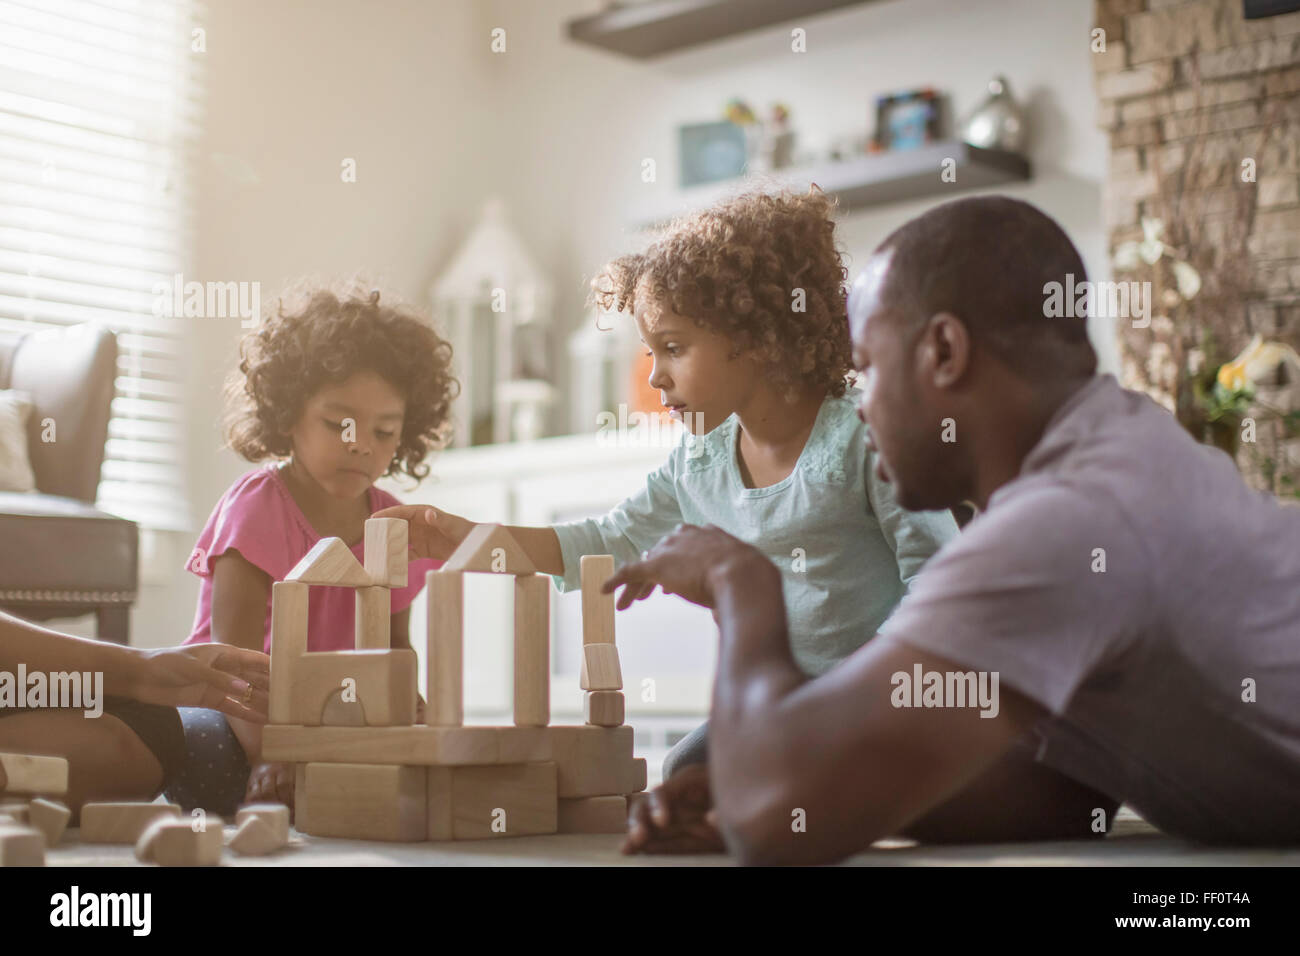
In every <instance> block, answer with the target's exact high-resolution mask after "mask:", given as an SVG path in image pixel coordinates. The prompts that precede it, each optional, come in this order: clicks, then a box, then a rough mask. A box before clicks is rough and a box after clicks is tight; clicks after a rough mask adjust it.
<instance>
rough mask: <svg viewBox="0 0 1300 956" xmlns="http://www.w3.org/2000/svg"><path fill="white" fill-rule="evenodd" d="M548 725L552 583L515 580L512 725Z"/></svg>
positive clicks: (541, 579)
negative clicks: (513, 715) (513, 710)
mask: <svg viewBox="0 0 1300 956" xmlns="http://www.w3.org/2000/svg"><path fill="white" fill-rule="evenodd" d="M550 722H551V582H550V581H549V580H548V579H547V578H545V577H543V576H542V575H540V574H533V575H528V576H526V577H524V576H521V577H517V578H515V725H516V726H518V727H545V726H546V725H547V724H549V723H550Z"/></svg>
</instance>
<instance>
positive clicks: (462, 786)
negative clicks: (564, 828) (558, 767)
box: [451, 762, 556, 840]
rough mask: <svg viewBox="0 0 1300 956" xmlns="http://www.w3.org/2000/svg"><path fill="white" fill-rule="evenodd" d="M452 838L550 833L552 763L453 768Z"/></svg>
mask: <svg viewBox="0 0 1300 956" xmlns="http://www.w3.org/2000/svg"><path fill="white" fill-rule="evenodd" d="M451 803H452V835H453V837H454V838H455V839H457V840H483V839H490V838H492V837H503V836H529V835H533V834H538V833H554V832H555V828H556V776H555V764H554V763H550V762H547V763H525V764H502V765H499V766H495V767H455V768H453V769H452V771H451Z"/></svg>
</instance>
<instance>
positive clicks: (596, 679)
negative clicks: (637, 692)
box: [578, 644, 623, 690]
mask: <svg viewBox="0 0 1300 956" xmlns="http://www.w3.org/2000/svg"><path fill="white" fill-rule="evenodd" d="M578 683H579V685H580V686H581V687H582V689H583V690H622V689H623V671H622V669H621V668H620V667H619V665H618V648H617V647H616V646H614V645H613V644H584V645H582V672H581V673H580V674H579V676H578Z"/></svg>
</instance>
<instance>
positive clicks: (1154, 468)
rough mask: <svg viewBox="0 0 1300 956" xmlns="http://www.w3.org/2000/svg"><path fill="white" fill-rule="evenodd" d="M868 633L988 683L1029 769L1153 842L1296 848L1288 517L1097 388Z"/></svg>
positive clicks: (1299, 821) (1186, 439)
mask: <svg viewBox="0 0 1300 956" xmlns="http://www.w3.org/2000/svg"><path fill="white" fill-rule="evenodd" d="M1103 568H1104V570H1102V569H1103ZM881 633H882V634H884V635H887V636H890V637H893V638H896V639H898V640H900V641H903V642H904V643H906V644H909V645H911V646H914V647H917V648H921V649H923V650H926V651H929V652H931V653H933V654H935V655H938V656H940V657H943V658H946V659H948V660H950V661H952V662H953V663H955V664H958V665H961V666H962V667H964V668H973V669H976V670H986V671H997V672H999V675H1000V680H1001V681H1002V682H1003V683H1005V684H1006V685H1007V686H1010V687H1012V688H1014V689H1015V690H1017V691H1019V692H1021V693H1022V694H1024V695H1025V696H1027V697H1029V698H1031V699H1032V700H1034V701H1036V702H1037V703H1038V704H1040V705H1042V706H1043V707H1045V708H1046V709H1047V710H1048V711H1050V716H1048V717H1046V718H1044V720H1043V721H1041V722H1040V723H1039V725H1038V727H1037V728H1036V730H1037V732H1038V734H1039V736H1040V737H1041V739H1042V746H1041V748H1040V750H1039V759H1040V760H1041V761H1042V762H1043V763H1045V764H1046V765H1048V766H1051V767H1053V768H1055V769H1057V770H1059V771H1060V772H1062V773H1064V774H1066V775H1068V776H1070V777H1072V778H1074V779H1076V780H1078V781H1080V782H1082V783H1085V784H1087V785H1089V786H1092V787H1094V788H1096V789H1098V790H1101V791H1103V792H1104V793H1107V794H1109V795H1110V796H1111V797H1113V798H1116V799H1120V800H1124V801H1126V802H1128V803H1129V804H1131V805H1132V806H1133V807H1134V808H1135V809H1137V811H1138V812H1139V813H1141V814H1142V815H1143V816H1144V817H1145V818H1146V819H1147V820H1149V821H1150V822H1151V823H1153V824H1154V825H1156V826H1157V827H1159V828H1160V829H1162V830H1164V831H1166V832H1168V833H1171V834H1175V835H1178V836H1183V837H1187V838H1192V839H1199V840H1205V841H1232V842H1256V841H1282V840H1295V839H1300V508H1295V507H1290V506H1283V505H1280V504H1279V503H1278V502H1276V501H1275V500H1273V499H1272V498H1271V497H1269V496H1266V495H1263V494H1261V493H1259V492H1256V491H1253V490H1251V489H1250V488H1248V487H1247V486H1246V485H1245V483H1244V482H1243V481H1242V479H1241V477H1240V476H1239V475H1238V473H1237V470H1236V468H1235V467H1234V466H1233V463H1232V462H1231V461H1230V460H1229V459H1228V457H1227V456H1226V455H1224V454H1223V453H1222V452H1221V451H1218V450H1216V449H1213V448H1210V447H1207V446H1204V445H1200V444H1197V443H1196V442H1195V441H1193V440H1192V438H1191V437H1190V436H1189V435H1188V434H1187V433H1186V432H1185V431H1184V430H1183V428H1182V427H1181V426H1180V425H1179V424H1178V423H1177V422H1176V421H1175V420H1174V418H1173V417H1172V416H1171V415H1170V414H1169V413H1168V412H1167V411H1165V410H1164V409H1162V408H1161V407H1159V406H1158V405H1156V404H1155V403H1154V402H1153V401H1151V400H1150V399H1149V398H1147V397H1146V396H1143V395H1140V394H1138V393H1135V392H1130V391H1126V390H1124V389H1122V388H1120V387H1119V385H1118V384H1117V383H1116V382H1115V380H1114V378H1112V377H1111V376H1109V375H1105V376H1100V377H1098V378H1095V379H1093V380H1091V381H1090V382H1089V383H1088V384H1087V385H1086V386H1085V387H1083V388H1082V389H1080V390H1079V391H1078V392H1077V393H1075V394H1074V395H1073V396H1071V397H1070V399H1069V400H1068V401H1067V402H1066V403H1065V405H1063V406H1062V407H1061V408H1060V409H1058V411H1057V412H1056V414H1055V415H1054V416H1053V418H1052V420H1051V421H1050V422H1049V423H1048V426H1047V428H1046V429H1045V431H1044V433H1043V436H1042V438H1041V440H1040V441H1039V442H1038V444H1037V445H1036V446H1035V447H1034V448H1033V450H1032V451H1031V452H1030V453H1029V455H1028V456H1027V457H1026V458H1025V460H1024V463H1023V466H1022V468H1021V471H1020V474H1019V475H1018V476H1017V477H1016V478H1015V479H1013V480H1012V481H1011V482H1009V483H1007V484H1006V485H1003V486H1002V487H1001V488H999V489H998V490H997V492H995V493H994V494H993V495H992V496H991V497H990V499H989V504H988V508H987V509H986V510H985V512H984V513H983V514H981V515H980V516H979V517H977V518H976V519H975V520H974V521H973V522H971V523H970V524H969V525H968V526H967V527H966V529H965V531H964V532H963V533H962V534H961V535H960V536H959V537H958V538H957V539H955V540H953V541H951V542H949V543H948V544H947V545H946V546H945V547H944V548H943V549H942V550H941V551H940V552H939V553H938V554H937V555H936V556H935V557H934V558H932V559H931V561H930V563H929V564H928V565H927V566H926V568H925V569H924V570H923V571H922V573H921V574H920V576H919V577H918V578H917V579H916V580H915V581H914V582H913V584H912V590H911V593H910V594H909V595H908V596H907V597H905V598H904V599H903V601H902V603H901V604H900V605H899V606H898V609H897V610H896V611H895V613H894V615H893V617H891V618H890V619H889V620H888V621H886V622H885V624H884V626H883V627H882V628H881Z"/></svg>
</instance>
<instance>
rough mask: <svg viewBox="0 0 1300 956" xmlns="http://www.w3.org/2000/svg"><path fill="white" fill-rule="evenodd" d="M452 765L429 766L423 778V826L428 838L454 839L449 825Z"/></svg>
mask: <svg viewBox="0 0 1300 956" xmlns="http://www.w3.org/2000/svg"><path fill="white" fill-rule="evenodd" d="M455 772H456V771H455V768H453V767H430V768H429V769H428V776H427V777H426V778H425V827H426V834H427V836H428V838H429V839H430V840H451V839H454V836H453V831H452V825H451V819H452V817H451V777H452V774H453V773H455Z"/></svg>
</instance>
